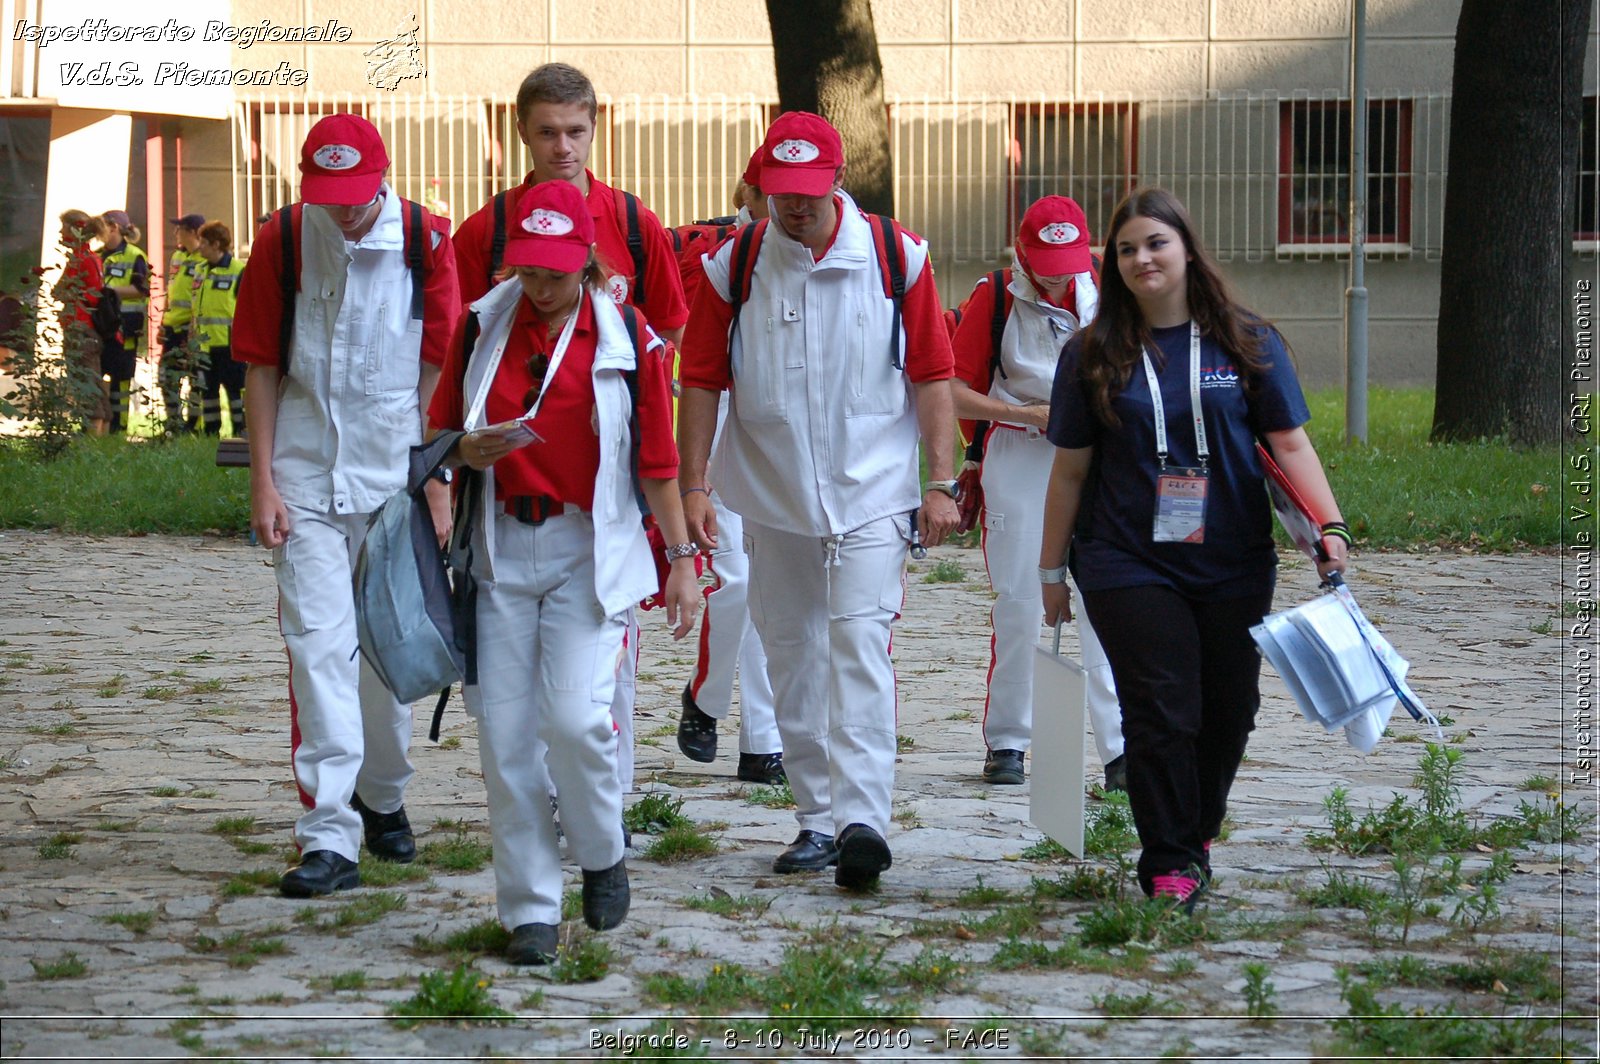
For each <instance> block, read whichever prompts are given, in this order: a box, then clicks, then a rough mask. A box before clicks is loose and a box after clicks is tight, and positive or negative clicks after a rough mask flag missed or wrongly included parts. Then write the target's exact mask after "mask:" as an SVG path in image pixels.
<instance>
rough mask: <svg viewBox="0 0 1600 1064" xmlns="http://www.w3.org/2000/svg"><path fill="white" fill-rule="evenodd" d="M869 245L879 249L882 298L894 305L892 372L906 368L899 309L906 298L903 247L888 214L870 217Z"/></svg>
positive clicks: (890, 342)
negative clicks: (902, 352) (901, 347)
mask: <svg viewBox="0 0 1600 1064" xmlns="http://www.w3.org/2000/svg"><path fill="white" fill-rule="evenodd" d="M867 221H868V223H869V224H870V225H871V228H872V242H873V243H874V244H876V245H877V249H878V267H879V272H880V273H881V275H882V277H883V294H884V297H885V298H887V299H889V300H890V301H892V302H893V303H894V322H893V324H892V325H891V326H890V329H889V361H890V363H891V364H893V366H894V368H895V369H905V368H906V362H905V358H904V357H903V355H902V354H901V349H900V330H901V324H902V323H901V320H900V313H901V307H902V305H903V304H904V303H905V299H906V259H905V247H904V245H903V244H901V242H900V223H899V222H896V221H895V220H894V219H893V218H891V217H889V216H888V215H887V214H871V215H868V216H867Z"/></svg>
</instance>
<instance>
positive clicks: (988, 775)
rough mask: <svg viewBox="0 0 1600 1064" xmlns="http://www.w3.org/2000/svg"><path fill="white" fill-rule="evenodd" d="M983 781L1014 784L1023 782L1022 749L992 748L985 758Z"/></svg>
mask: <svg viewBox="0 0 1600 1064" xmlns="http://www.w3.org/2000/svg"><path fill="white" fill-rule="evenodd" d="M983 782H985V783H1004V784H1014V783H1021V782H1022V751H1021V750H990V751H989V756H987V757H985V758H984V759H983Z"/></svg>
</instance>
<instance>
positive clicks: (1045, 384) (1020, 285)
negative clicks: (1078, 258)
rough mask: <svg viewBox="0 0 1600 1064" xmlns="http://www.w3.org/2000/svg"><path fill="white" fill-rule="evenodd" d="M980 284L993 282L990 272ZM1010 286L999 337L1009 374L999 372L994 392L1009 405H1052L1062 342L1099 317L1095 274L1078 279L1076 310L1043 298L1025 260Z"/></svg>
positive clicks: (1002, 361) (1002, 359) (992, 394)
mask: <svg viewBox="0 0 1600 1064" xmlns="http://www.w3.org/2000/svg"><path fill="white" fill-rule="evenodd" d="M981 283H984V284H987V283H989V281H988V276H987V275H985V277H984V280H983V281H982V282H981ZM1009 287H1010V291H1011V295H1012V303H1011V313H1010V315H1008V316H1007V318H1006V329H1005V333H1004V334H1003V335H1002V337H1001V339H1000V368H1001V369H1002V370H1004V375H1003V376H1002V375H1001V374H1000V373H996V374H994V380H993V381H992V382H991V383H990V385H989V396H990V397H991V398H993V399H999V400H1000V401H1001V402H1005V403H1018V404H1026V403H1036V402H1045V403H1048V402H1049V401H1050V390H1051V388H1053V387H1054V386H1055V379H1056V364H1057V362H1059V361H1060V358H1061V348H1062V346H1063V345H1065V344H1066V342H1067V341H1068V340H1069V339H1071V338H1072V334H1073V333H1075V332H1077V331H1078V329H1079V328H1081V322H1086V321H1089V320H1090V319H1092V318H1093V317H1094V314H1095V308H1096V306H1097V305H1098V299H1097V297H1098V295H1099V293H1098V292H1097V291H1096V290H1095V285H1094V278H1093V276H1092V275H1091V274H1087V273H1084V274H1079V275H1077V276H1076V277H1075V278H1074V279H1073V285H1072V287H1073V291H1074V293H1075V297H1076V301H1075V304H1074V305H1075V307H1076V309H1077V313H1076V314H1074V313H1073V312H1072V311H1071V310H1068V309H1066V308H1065V307H1058V306H1055V305H1053V304H1051V303H1049V302H1047V301H1046V300H1045V299H1044V298H1042V297H1041V296H1040V295H1039V292H1038V290H1037V289H1035V288H1034V287H1033V282H1031V281H1029V280H1028V275H1027V273H1025V272H1024V271H1023V269H1022V266H1021V264H1020V263H1017V264H1015V265H1013V266H1012V270H1011V284H1010V286H1009ZM995 298H996V299H1000V298H1001V295H1000V293H998V292H997V293H995ZM1000 424H1002V425H1006V424H1011V422H1006V421H1002V422H1000ZM1013 427H1015V428H1021V427H1022V426H1019V425H1014V426H1013Z"/></svg>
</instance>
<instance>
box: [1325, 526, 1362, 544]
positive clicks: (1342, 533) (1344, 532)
mask: <svg viewBox="0 0 1600 1064" xmlns="http://www.w3.org/2000/svg"><path fill="white" fill-rule="evenodd" d="M1322 534H1323V536H1324V537H1327V536H1332V537H1334V538H1335V539H1342V540H1344V542H1345V546H1347V547H1353V546H1355V540H1354V539H1352V538H1351V536H1350V526H1349V525H1347V524H1345V523H1344V522H1343V521H1329V522H1328V523H1327V524H1325V525H1323V526H1322Z"/></svg>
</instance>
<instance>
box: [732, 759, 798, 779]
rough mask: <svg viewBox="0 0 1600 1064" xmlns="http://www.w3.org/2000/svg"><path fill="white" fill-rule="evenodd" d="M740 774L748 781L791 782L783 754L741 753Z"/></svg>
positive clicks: (740, 776)
mask: <svg viewBox="0 0 1600 1064" xmlns="http://www.w3.org/2000/svg"><path fill="white" fill-rule="evenodd" d="M738 776H739V778H740V779H741V780H744V781H745V782H746V783H767V784H778V783H787V782H789V775H788V773H786V772H784V771H783V755H782V754H740V755H739V772H738Z"/></svg>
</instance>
